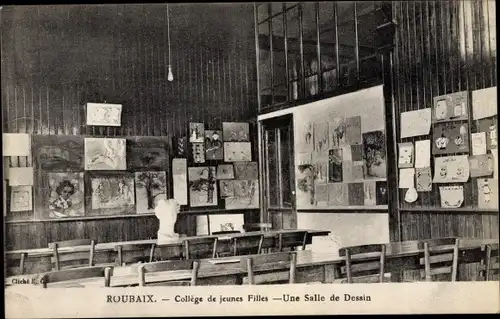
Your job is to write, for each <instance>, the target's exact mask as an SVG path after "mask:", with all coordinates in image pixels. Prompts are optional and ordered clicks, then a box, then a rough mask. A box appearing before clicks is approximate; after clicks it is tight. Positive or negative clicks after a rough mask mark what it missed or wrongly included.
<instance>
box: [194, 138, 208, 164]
mask: <svg viewBox="0 0 500 319" xmlns="http://www.w3.org/2000/svg"><path fill="white" fill-rule="evenodd" d="M191 147H192V150H193V162H194V163H205V144H203V143H191Z"/></svg>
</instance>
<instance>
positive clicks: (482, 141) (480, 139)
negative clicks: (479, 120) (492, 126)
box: [471, 132, 486, 155]
mask: <svg viewBox="0 0 500 319" xmlns="http://www.w3.org/2000/svg"><path fill="white" fill-rule="evenodd" d="M471 142H472V155H483V154H486V133H485V132H479V133H472V135H471Z"/></svg>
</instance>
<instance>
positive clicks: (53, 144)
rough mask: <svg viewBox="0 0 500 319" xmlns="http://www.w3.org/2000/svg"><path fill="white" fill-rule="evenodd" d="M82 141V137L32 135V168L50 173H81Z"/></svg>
mask: <svg viewBox="0 0 500 319" xmlns="http://www.w3.org/2000/svg"><path fill="white" fill-rule="evenodd" d="M83 140H84V139H83V137H82V136H66V135H36V134H35V135H33V136H32V143H31V153H32V154H33V162H34V163H33V166H34V167H35V168H38V169H43V170H46V171H52V172H71V171H83V169H84V146H83V145H84V142H83Z"/></svg>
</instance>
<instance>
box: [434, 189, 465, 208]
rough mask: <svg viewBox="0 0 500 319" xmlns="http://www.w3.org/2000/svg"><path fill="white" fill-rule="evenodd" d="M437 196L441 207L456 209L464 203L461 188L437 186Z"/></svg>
mask: <svg viewBox="0 0 500 319" xmlns="http://www.w3.org/2000/svg"><path fill="white" fill-rule="evenodd" d="M439 196H440V197H441V207H443V208H458V207H460V206H462V203H463V202H464V187H463V186H458V185H454V186H439Z"/></svg>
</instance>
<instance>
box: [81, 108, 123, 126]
mask: <svg viewBox="0 0 500 319" xmlns="http://www.w3.org/2000/svg"><path fill="white" fill-rule="evenodd" d="M86 111H87V125H94V126H120V125H121V117H122V105H121V104H108V103H87V109H86Z"/></svg>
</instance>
